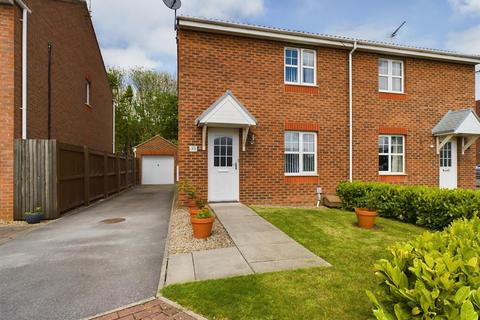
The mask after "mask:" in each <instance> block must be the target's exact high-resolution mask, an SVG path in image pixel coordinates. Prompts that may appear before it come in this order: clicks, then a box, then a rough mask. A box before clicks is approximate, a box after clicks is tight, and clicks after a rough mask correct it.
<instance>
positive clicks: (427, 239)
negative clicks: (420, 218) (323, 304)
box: [367, 217, 480, 320]
mask: <svg viewBox="0 0 480 320" xmlns="http://www.w3.org/2000/svg"><path fill="white" fill-rule="evenodd" d="M391 255H392V256H391V258H390V259H389V260H386V259H382V260H380V261H379V262H378V263H377V264H376V265H375V269H376V275H377V276H378V277H380V278H381V280H382V281H381V284H380V289H379V292H377V296H379V297H381V299H380V301H379V300H378V299H377V298H376V297H375V295H374V294H372V293H371V292H368V291H367V295H368V296H369V298H370V300H371V301H372V303H373V304H374V309H373V313H374V315H375V317H376V318H377V319H379V320H389V319H399V320H403V319H462V320H463V319H465V320H476V319H478V314H479V312H480V219H479V218H478V217H475V218H473V219H472V220H467V219H461V220H458V221H456V222H454V223H453V224H452V225H451V226H449V227H448V228H446V229H445V230H444V231H442V232H425V233H424V234H423V235H421V236H419V237H417V238H416V239H414V240H412V241H410V242H407V243H402V244H397V245H395V246H394V247H393V248H392V249H391Z"/></svg>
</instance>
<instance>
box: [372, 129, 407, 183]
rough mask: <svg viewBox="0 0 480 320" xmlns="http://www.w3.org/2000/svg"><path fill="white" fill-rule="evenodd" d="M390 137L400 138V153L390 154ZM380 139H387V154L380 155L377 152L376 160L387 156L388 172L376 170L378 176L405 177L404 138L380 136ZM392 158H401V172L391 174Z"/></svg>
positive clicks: (387, 135)
mask: <svg viewBox="0 0 480 320" xmlns="http://www.w3.org/2000/svg"><path fill="white" fill-rule="evenodd" d="M392 137H401V138H402V153H396V152H392ZM378 138H379V139H378V140H380V138H388V152H387V153H382V152H378V160H380V156H388V171H380V170H378V174H379V175H383V176H395V175H397V176H402V175H405V141H406V140H405V136H404V135H401V134H381V135H379V137H378ZM378 140H377V150H378ZM392 156H402V160H403V161H402V169H403V171H402V172H392Z"/></svg>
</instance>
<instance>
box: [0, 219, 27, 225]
mask: <svg viewBox="0 0 480 320" xmlns="http://www.w3.org/2000/svg"><path fill="white" fill-rule="evenodd" d="M28 225H29V224H28V223H26V222H25V221H6V220H2V219H0V226H28Z"/></svg>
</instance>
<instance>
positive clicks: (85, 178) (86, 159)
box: [83, 146, 90, 206]
mask: <svg viewBox="0 0 480 320" xmlns="http://www.w3.org/2000/svg"><path fill="white" fill-rule="evenodd" d="M83 167H84V173H83V184H84V185H83V186H84V192H85V193H84V203H85V205H86V206H88V205H89V204H90V164H89V156H88V147H86V146H84V147H83Z"/></svg>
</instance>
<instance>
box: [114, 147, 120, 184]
mask: <svg viewBox="0 0 480 320" xmlns="http://www.w3.org/2000/svg"><path fill="white" fill-rule="evenodd" d="M115 160H116V164H117V167H116V171H117V192H120V158H119V157H118V154H117V155H115Z"/></svg>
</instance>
